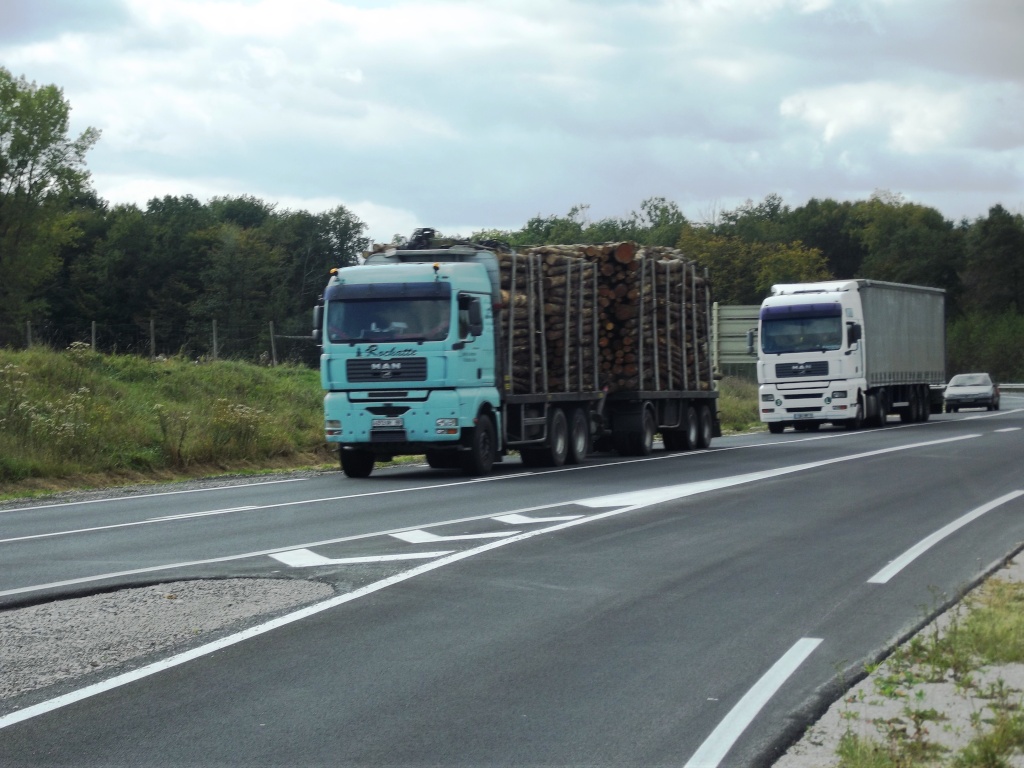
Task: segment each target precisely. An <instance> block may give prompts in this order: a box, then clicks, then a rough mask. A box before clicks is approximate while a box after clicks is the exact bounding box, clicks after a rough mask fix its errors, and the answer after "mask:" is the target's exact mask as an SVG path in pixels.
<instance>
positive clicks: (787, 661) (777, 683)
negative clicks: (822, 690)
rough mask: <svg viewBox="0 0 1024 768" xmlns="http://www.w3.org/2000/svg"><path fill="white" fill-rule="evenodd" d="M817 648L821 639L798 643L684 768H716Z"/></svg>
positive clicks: (735, 707) (761, 680) (756, 685)
mask: <svg viewBox="0 0 1024 768" xmlns="http://www.w3.org/2000/svg"><path fill="white" fill-rule="evenodd" d="M820 644H821V638H814V637H804V638H801V639H800V640H797V642H796V643H794V644H793V647H792V648H790V649H789V650H788V651H786V653H785V654H784V655H783V656H782V658H780V659H779V660H778V661H776V662H775V664H773V665H772V668H771V669H769V670H768V671H767V672H765V673H764V675H763V676H762V677H761V679H760V680H758V681H757V682H756V683H755V684H754V687H753V688H751V689H750V690H749V691H747V692H746V694H744V696H743V698H742V699H740V700H739V702H737V704H736V706H734V707H733V708H732V709H731V710H730V711H729V714H728V715H726V716H725V719H723V720H722V722H720V723H719V724H718V727H716V728H715V730H713V731H712V732H711V735H710V736H708V737H707V738H706V739H705V740H704V743H703V744H701V745H700V748H699V749H698V750H697V751H696V752H695V753H694V755H693V757H691V758H690V759H689V760H688V761H687V763H686V766H685V768H717V766H718V765H719V764H720V763H721V762H722V759H723V758H724V757H725V755H726V754H727V753H728V752H729V750H730V749H732V746H733V744H735V743H736V740H737V739H738V738H739V737H740V734H742V733H743V731H745V730H746V728H747V726H748V725H750V723H752V722H753V720H754V718H755V717H757V714H758V713H759V712H760V711H761V710H762V709H763V708H764V705H765V704H767V703H768V700H769V699H771V697H772V696H774V695H775V693H776V691H778V690H779V688H781V687H782V684H783V683H785V682H786V680H788V679H789V677H790V676H791V675H792V674H793V673H794V672H795V671H796V670H797V668H798V667H799V666H800V665H801V664H803V663H804V661H805V660H806V659H807V657H808V656H810V655H811V653H812V652H813V651H814V649H815V648H817V647H818V646H819V645H820Z"/></svg>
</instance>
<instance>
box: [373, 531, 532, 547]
mask: <svg viewBox="0 0 1024 768" xmlns="http://www.w3.org/2000/svg"><path fill="white" fill-rule="evenodd" d="M517 533H519V531H497V532H494V533H464V534H462V535H459V536H438V535H437V534H436V533H431V532H430V531H421V530H415V531H402V532H401V533H391V534H388V535H389V536H392V537H394V538H396V539H401V540H402V541H407V542H409V543H410V544H433V543H435V542H438V541H472V540H474V539H502V538H504V537H506V536H515V535H516V534H517Z"/></svg>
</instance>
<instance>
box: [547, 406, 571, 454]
mask: <svg viewBox="0 0 1024 768" xmlns="http://www.w3.org/2000/svg"><path fill="white" fill-rule="evenodd" d="M545 451H546V458H547V461H546V462H545V463H546V464H547V465H548V466H549V467H560V466H562V465H563V464H565V460H566V457H568V455H569V422H568V420H567V419H566V418H565V411H563V410H562V409H561V408H552V409H551V411H550V412H549V413H548V444H547V447H546V449H545Z"/></svg>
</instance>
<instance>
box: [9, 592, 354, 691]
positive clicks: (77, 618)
mask: <svg viewBox="0 0 1024 768" xmlns="http://www.w3.org/2000/svg"><path fill="white" fill-rule="evenodd" d="M333 595H334V590H333V589H332V588H331V587H329V586H327V585H326V584H320V583H317V582H311V581H299V580H293V579H223V580H221V579H217V580H209V581H179V582H172V583H167V584H159V585H156V586H151V587H140V588H137V589H124V590H120V591H118V592H111V593H106V594H100V595H92V596H90V597H82V598H74V599H69V600H57V601H54V602H51V603H43V604H40V605H34V606H31V607H28V608H18V609H13V610H8V611H4V612H2V613H0V659H2V662H0V671H2V674H0V699H7V698H10V697H13V696H18V695H20V694H23V693H27V692H29V691H33V690H36V689H39V688H43V687H46V686H49V685H53V684H55V683H60V682H63V681H67V680H71V679H77V678H80V677H83V676H86V675H91V674H94V673H97V672H100V671H103V670H109V669H111V668H113V667H117V666H120V665H122V664H125V663H127V662H130V661H132V660H134V659H138V658H140V657H144V656H149V655H151V654H158V653H161V652H164V653H166V652H168V651H171V650H175V649H178V648H185V647H191V646H194V645H199V644H201V643H203V642H206V641H207V640H209V639H212V636H214V635H216V634H217V633H219V632H221V631H223V630H226V629H228V628H231V627H234V626H237V625H240V624H244V623H246V622H248V621H251V620H252V619H254V618H257V617H260V616H263V615H267V614H272V613H279V612H281V611H284V610H287V609H290V608H295V607H298V606H301V605H304V604H308V603H313V602H318V601H320V600H324V599H326V598H329V597H332V596H333Z"/></svg>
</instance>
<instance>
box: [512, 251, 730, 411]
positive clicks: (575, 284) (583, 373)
mask: <svg viewBox="0 0 1024 768" xmlns="http://www.w3.org/2000/svg"><path fill="white" fill-rule="evenodd" d="M499 259H500V263H501V268H500V272H501V278H502V290H503V302H504V303H505V304H506V306H507V307H508V311H509V313H510V314H511V315H512V318H513V319H512V321H511V322H509V321H508V318H507V317H506V319H505V325H506V331H509V332H511V333H512V338H513V344H512V348H513V353H512V355H511V363H512V366H511V372H512V390H511V391H512V392H513V393H515V394H521V393H526V392H542V391H549V392H569V391H583V390H591V389H594V388H595V387H594V386H593V383H594V382H595V381H596V382H597V387H596V388H597V389H600V388H604V387H607V389H608V392H609V393H615V392H632V391H646V390H650V391H665V390H693V389H699V390H704V391H707V390H710V389H711V376H710V365H709V361H708V355H709V353H710V343H709V332H710V318H709V317H708V306H709V303H710V301H709V286H708V285H707V284H706V282H705V279H704V277H703V276H702V275H698V274H697V268H696V265H694V264H693V263H692V262H691V261H689V260H687V259H686V258H685V257H684V255H683V254H682V252H681V251H678V250H676V249H674V248H664V247H653V246H637V244H636V243H632V242H622V243H604V244H601V245H558V246H555V245H545V246H537V247H534V248H528V249H525V250H524V251H521V252H520V253H518V254H514V255H513V254H500V255H499ZM513 273H515V275H516V277H515V284H516V290H515V291H512V290H511V286H512V274H513ZM566 276H568V277H566ZM531 286H532V291H531V290H530V287H531ZM510 303H511V305H510ZM530 339H533V340H534V345H533V347H532V348H531V347H530V346H529V340H530ZM542 342H546V343H547V353H546V354H544V353H543V351H542V350H543V348H542V346H541V343H542ZM595 361H596V363H595ZM545 368H546V370H545ZM545 381H546V382H547V387H546V388H545V387H544V382H545Z"/></svg>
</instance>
